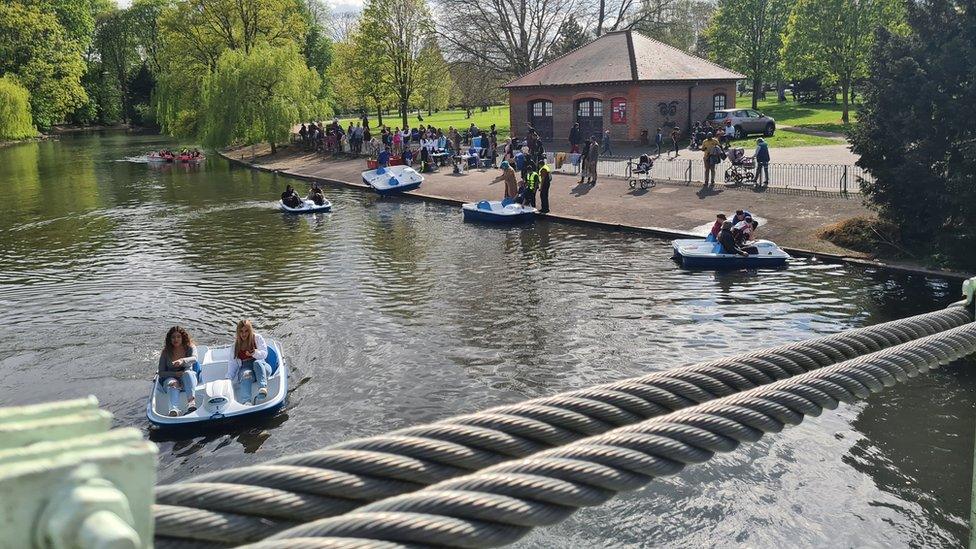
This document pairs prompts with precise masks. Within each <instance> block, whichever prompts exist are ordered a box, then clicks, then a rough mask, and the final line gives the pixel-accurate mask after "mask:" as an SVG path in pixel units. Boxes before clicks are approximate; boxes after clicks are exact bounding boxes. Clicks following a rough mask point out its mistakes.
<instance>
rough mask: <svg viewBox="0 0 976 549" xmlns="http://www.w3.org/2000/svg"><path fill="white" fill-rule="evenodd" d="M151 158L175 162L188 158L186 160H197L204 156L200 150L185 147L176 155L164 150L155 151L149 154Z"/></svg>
mask: <svg viewBox="0 0 976 549" xmlns="http://www.w3.org/2000/svg"><path fill="white" fill-rule="evenodd" d="M149 156H150V157H153V156H155V157H157V158H164V159H166V160H173V159H175V158H181V159H183V158H186V159H197V158H200V157H202V156H203V154H202V153H201V152H200V150H199V149H189V148H187V147H183V148H182V149H180V152H178V153H176V152H173V151H171V150H169V149H162V150H159V151H153V152H152V153H150V154H149Z"/></svg>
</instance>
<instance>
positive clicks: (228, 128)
mask: <svg viewBox="0 0 976 549" xmlns="http://www.w3.org/2000/svg"><path fill="white" fill-rule="evenodd" d="M319 85H320V80H319V75H318V73H316V72H315V71H314V70H312V69H309V68H308V66H307V65H306V64H305V59H304V58H303V56H302V54H301V53H300V52H299V50H298V48H297V47H296V46H294V45H284V46H272V45H270V44H257V45H255V46H254V47H252V48H251V49H250V51H249V52H247V53H245V52H243V51H239V50H227V51H226V52H224V54H223V55H221V56H220V59H219V60H218V61H217V67H216V69H215V70H214V71H213V72H212V73H211V74H209V75H208V76H207V77H205V78H204V81H203V98H202V99H203V101H202V105H201V106H202V112H203V119H202V124H201V128H202V132H201V135H202V137H203V142H204V144H205V145H207V146H211V147H224V146H226V145H229V144H231V143H233V142H240V143H243V144H253V143H258V142H261V141H267V142H268V143H270V144H271V153H272V154H274V153H275V152H277V146H276V144H277V143H282V142H286V141H287V140H288V138H289V136H290V135H291V128H292V125H293V124H294V123H295V122H296V121H298V120H305V119H307V118H309V117H310V116H312V115H319V114H322V113H321V109H322V106H321V105H320V102H319V98H318V91H319Z"/></svg>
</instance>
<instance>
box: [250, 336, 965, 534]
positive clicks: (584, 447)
mask: <svg viewBox="0 0 976 549" xmlns="http://www.w3.org/2000/svg"><path fill="white" fill-rule="evenodd" d="M973 352H976V323H970V324H968V325H964V326H960V327H958V328H954V329H951V330H947V331H945V332H942V333H938V334H935V335H932V336H928V337H924V338H921V339H917V340H914V341H910V342H908V343H905V344H902V345H898V346H895V347H891V348H888V349H885V350H881V351H878V352H875V353H871V354H867V355H864V356H861V357H858V358H854V359H851V360H848V361H844V362H841V363H839V364H836V365H833V366H827V367H824V368H821V369H819V370H815V371H811V372H808V373H805V374H800V375H797V376H795V377H792V378H790V379H785V380H780V381H776V382H773V383H770V384H768V385H765V386H761V387H757V388H755V389H751V390H747V391H744V392H741V393H738V394H733V395H729V396H725V397H722V398H719V399H717V400H713V401H711V402H707V403H703V404H699V405H697V406H694V407H690V408H687V409H683V410H678V411H675V412H672V413H670V414H667V415H664V416H659V417H655V418H651V419H648V420H645V421H642V422H639V423H637V424H634V425H629V426H625V427H620V428H617V429H614V430H612V431H609V432H607V433H604V434H600V435H594V436H591V437H587V438H585V439H582V440H579V441H576V442H573V443H570V444H568V445H566V446H562V447H558V448H553V449H549V450H545V451H542V452H539V453H537V454H535V455H532V456H529V457H527V458H522V459H518V460H512V461H508V462H505V463H501V464H498V465H494V466H492V467H489V468H486V469H484V470H482V471H478V472H475V473H472V474H469V475H466V476H463V477H459V478H455V479H450V480H446V481H444V482H441V483H438V484H436V485H433V486H429V487H427V488H424V489H422V490H420V491H417V492H413V493H409V494H403V495H400V496H395V497H391V498H387V499H384V500H381V501H377V502H374V503H371V504H369V505H366V506H364V507H361V508H360V509H358V510H357V511H354V512H351V513H348V514H345V515H341V516H337V517H332V518H325V519H320V520H317V521H314V522H311V523H308V524H303V525H300V526H296V527H294V528H291V529H289V530H286V531H284V532H280V533H278V534H276V535H273V536H271V537H269V538H267V539H265V540H264V541H261V542H258V543H256V544H253V545H248V546H247V547H251V548H254V549H277V548H282V547H292V546H294V545H293V542H296V543H300V545H301V546H302V547H307V548H313V547H314V548H318V547H329V548H340V547H343V548H344V547H377V548H378V547H388V546H389V545H388V544H389V543H394V544H411V543H423V544H431V545H437V546H444V547H495V546H499V545H505V544H509V543H512V542H515V541H517V540H518V539H519V538H521V537H522V536H524V535H525V534H527V533H528V532H529V531H531V529H532V528H535V527H539V526H549V525H553V524H556V523H558V522H560V521H562V520H564V519H566V518H567V517H568V516H570V515H571V514H572V513H574V512H575V511H576V510H577V509H579V508H580V507H586V506H593V505H599V504H602V503H603V502H605V501H606V500H608V499H610V498H611V497H613V496H615V495H616V494H617V493H619V492H623V491H630V490H635V489H638V488H640V487H642V486H644V485H646V484H647V483H649V482H650V481H651V480H653V479H654V478H657V477H661V476H667V475H673V474H676V473H678V472H680V471H681V470H683V469H684V468H685V466H687V465H691V464H697V463H702V462H705V461H707V460H709V459H711V458H712V457H713V456H714V455H715V454H716V453H720V452H731V451H733V450H735V449H736V448H738V447H739V445H740V444H741V443H744V442H746V443H748V442H756V441H758V440H759V439H760V438H762V436H763V435H764V434H766V433H777V432H780V431H782V430H783V429H784V428H785V427H788V426H792V425H797V424H799V423H800V422H801V421H803V419H804V417H805V416H817V415H819V414H820V413H821V412H822V411H823V410H824V409H833V408H836V407H837V406H838V405H839V404H840V403H841V402H847V403H849V402H853V401H856V400H858V399H862V398H866V397H867V396H868V395H870V394H871V393H876V392H879V391H881V390H882V389H884V388H885V387H890V386H893V385H895V384H897V383H898V382H904V381H906V380H907V379H908V378H910V377H915V376H917V375H918V374H920V373H923V372H926V371H928V370H932V369H935V368H937V367H938V366H940V365H945V364H948V363H950V362H952V361H953V360H956V359H958V358H962V357H964V356H966V355H968V354H971V353H973ZM374 542H375V543H377V545H375V546H373V545H369V544H370V543H374ZM397 546H402V545H397Z"/></svg>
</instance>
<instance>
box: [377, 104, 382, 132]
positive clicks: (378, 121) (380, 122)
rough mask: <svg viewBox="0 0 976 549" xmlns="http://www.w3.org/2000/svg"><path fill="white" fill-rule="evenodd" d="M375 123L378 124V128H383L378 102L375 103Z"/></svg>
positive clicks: (380, 108)
mask: <svg viewBox="0 0 976 549" xmlns="http://www.w3.org/2000/svg"><path fill="white" fill-rule="evenodd" d="M376 123H377V124H379V127H380V128H382V127H383V106H382V105H380V102H379V101H377V102H376Z"/></svg>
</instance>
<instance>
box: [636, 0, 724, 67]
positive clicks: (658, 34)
mask: <svg viewBox="0 0 976 549" xmlns="http://www.w3.org/2000/svg"><path fill="white" fill-rule="evenodd" d="M715 11H716V3H715V0H644V2H643V4H642V7H641V12H642V18H641V20H640V21H638V22H637V23H636V24H635V25H634V27H633V28H634V29H635V30H638V31H640V32H641V33H642V34H644V35H646V36H649V37H651V38H654V39H655V40H660V41H661V42H664V43H665V44H670V45H672V46H674V47H676V48H678V49H681V50H684V51H687V52H692V51H694V52H696V53H697V55H699V56H702V57H707V54H706V53H704V49H702V50H701V51H699V50H698V48H699V47H700V46H702V43H703V40H702V39H703V38H704V33H705V30H706V28H707V26H708V23H709V22H710V21H711V16H710V14H712V13H713V12H715Z"/></svg>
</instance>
